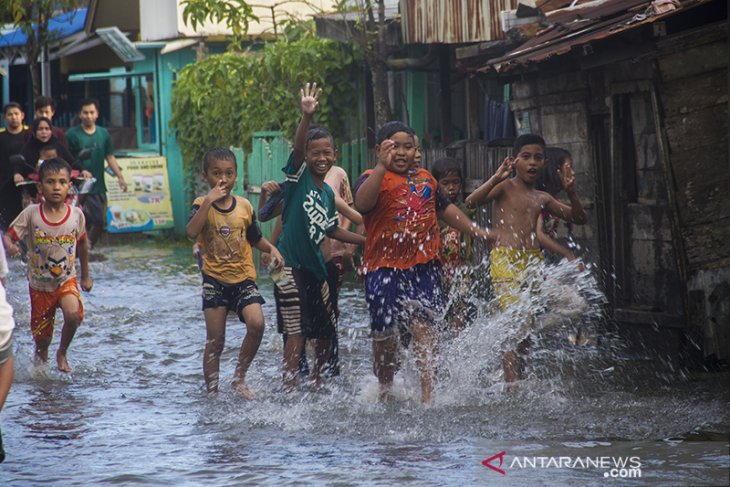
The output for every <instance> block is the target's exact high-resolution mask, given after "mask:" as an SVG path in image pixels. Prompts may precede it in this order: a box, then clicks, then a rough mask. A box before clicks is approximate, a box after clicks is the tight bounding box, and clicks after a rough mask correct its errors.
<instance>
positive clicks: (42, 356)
mask: <svg viewBox="0 0 730 487" xmlns="http://www.w3.org/2000/svg"><path fill="white" fill-rule="evenodd" d="M50 346H51V340H50V339H46V338H37V339H36V340H35V355H34V359H35V362H36V363H37V364H45V363H47V362H48V348H49V347H50Z"/></svg>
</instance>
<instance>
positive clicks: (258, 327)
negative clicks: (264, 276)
mask: <svg viewBox="0 0 730 487" xmlns="http://www.w3.org/2000/svg"><path fill="white" fill-rule="evenodd" d="M203 177H205V179H206V180H207V182H208V184H209V185H210V188H211V189H210V191H209V192H208V194H207V195H205V196H201V197H198V198H196V199H195V201H193V209H192V214H191V216H190V221H189V222H188V225H187V228H186V232H187V234H188V236H189V237H190V238H194V239H197V238H198V236H199V235H200V236H201V243H200V255H201V257H202V269H201V271H202V273H203V314H204V316H205V329H206V342H205V352H204V353H203V375H204V376H205V385H206V389H207V391H208V392H217V391H218V383H219V374H220V358H221V354H222V353H223V346H224V345H225V336H226V317H227V316H228V312H229V311H234V312H235V313H236V315H238V318H239V320H241V322H243V323H245V324H246V336H245V337H244V339H243V343H241V351H240V352H239V354H238V365H237V366H236V371H235V373H234V379H233V387H234V388H235V389H236V390H237V391H238V392H239V393H240V394H241V395H242V396H243V397H244V398H246V399H249V400H250V399H254V398H255V396H254V394H253V392H252V391H251V389H249V387H248V386H247V385H246V372H247V371H248V368H249V366H250V365H251V362H252V361H253V359H254V357H255V356H256V352H257V351H258V349H259V345H261V339H262V338H263V335H264V313H263V311H262V309H261V305H262V304H263V303H264V298H262V297H261V294H260V293H259V290H258V287H257V286H256V269H255V268H254V263H253V250H252V247H255V248H257V249H259V250H260V251H262V252H268V253H270V254H271V255H272V256H273V257H274V258H276V259H277V260H278V261H279V267H280V266H281V265H283V259H282V257H281V254H280V253H279V251H278V250H277V249H276V247H274V246H273V245H272V244H271V243H270V242H269V241H268V240H266V239H265V238H263V235H262V234H261V230H260V229H259V226H258V223H256V214H255V213H254V211H253V207H252V206H251V203H250V202H249V201H248V200H247V199H245V198H242V197H240V196H235V195H232V194H231V190H232V189H233V186H234V185H235V184H236V177H237V171H236V157H235V155H234V154H233V152H231V151H230V150H229V149H226V148H223V147H219V148H215V149H210V150H208V151H207V152H206V153H205V155H204V156H203Z"/></svg>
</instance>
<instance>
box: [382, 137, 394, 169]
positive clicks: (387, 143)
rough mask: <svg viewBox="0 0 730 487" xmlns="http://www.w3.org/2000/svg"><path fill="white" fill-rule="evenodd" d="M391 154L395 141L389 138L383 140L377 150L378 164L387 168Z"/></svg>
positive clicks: (391, 157) (391, 158)
mask: <svg viewBox="0 0 730 487" xmlns="http://www.w3.org/2000/svg"><path fill="white" fill-rule="evenodd" d="M393 154H395V142H393V141H392V140H390V139H386V140H384V141H383V142H382V143H381V144H380V150H379V151H378V164H382V165H383V166H385V168H386V169H387V168H388V167H390V163H391V161H392V160H393Z"/></svg>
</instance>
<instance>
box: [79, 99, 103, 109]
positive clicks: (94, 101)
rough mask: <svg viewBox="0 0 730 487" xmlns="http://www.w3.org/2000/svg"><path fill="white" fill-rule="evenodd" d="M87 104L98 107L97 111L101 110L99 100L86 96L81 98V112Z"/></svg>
mask: <svg viewBox="0 0 730 487" xmlns="http://www.w3.org/2000/svg"><path fill="white" fill-rule="evenodd" d="M86 105H94V107H95V108H96V111H97V112H99V111H101V110H99V100H97V99H96V98H84V99H83V100H81V103H80V104H79V112H80V111H81V110H82V109H83V108H84V107H85V106H86Z"/></svg>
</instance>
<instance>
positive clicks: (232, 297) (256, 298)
mask: <svg viewBox="0 0 730 487" xmlns="http://www.w3.org/2000/svg"><path fill="white" fill-rule="evenodd" d="M256 303H258V304H264V298H263V297H261V293H259V288H258V287H256V283H255V282H254V281H252V280H251V279H246V280H245V281H243V282H239V283H236V284H228V283H225V282H220V281H219V280H218V279H215V278H213V277H210V276H208V275H205V274H203V310H205V309H206V308H219V307H221V306H225V308H226V309H227V310H228V311H235V312H236V314H237V315H238V318H239V319H240V320H241V321H243V315H242V314H241V311H242V310H243V308H245V307H246V306H248V305H249V304H256Z"/></svg>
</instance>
